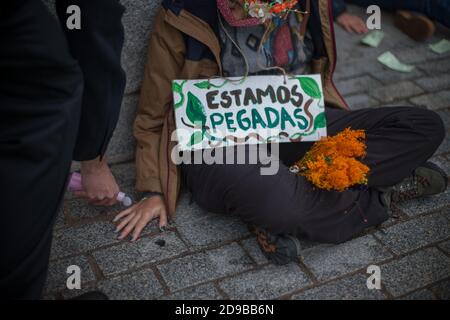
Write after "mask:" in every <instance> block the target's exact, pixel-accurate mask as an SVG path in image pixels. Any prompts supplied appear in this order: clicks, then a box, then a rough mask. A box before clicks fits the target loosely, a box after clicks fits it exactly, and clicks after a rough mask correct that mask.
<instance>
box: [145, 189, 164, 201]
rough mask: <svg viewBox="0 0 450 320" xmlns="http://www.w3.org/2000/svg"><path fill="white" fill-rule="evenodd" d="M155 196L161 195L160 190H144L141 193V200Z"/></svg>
mask: <svg viewBox="0 0 450 320" xmlns="http://www.w3.org/2000/svg"><path fill="white" fill-rule="evenodd" d="M155 196H161V197H162V196H163V194H162V193H161V192H155V191H145V192H142V194H141V200H145V199H149V198H152V197H155Z"/></svg>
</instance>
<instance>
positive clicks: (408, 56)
mask: <svg viewBox="0 0 450 320" xmlns="http://www.w3.org/2000/svg"><path fill="white" fill-rule="evenodd" d="M394 54H395V55H396V56H397V57H398V58H399V59H400V61H402V62H403V63H409V64H416V65H417V66H423V65H424V64H428V63H429V62H428V61H430V60H436V59H438V58H443V57H447V56H448V53H447V54H444V55H436V53H434V52H433V51H431V50H430V49H429V48H428V47H427V46H416V47H415V48H414V50H411V49H410V48H404V49H401V50H398V51H395V52H394ZM424 61H427V62H426V63H420V62H424Z"/></svg>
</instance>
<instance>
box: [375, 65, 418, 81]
mask: <svg viewBox="0 0 450 320" xmlns="http://www.w3.org/2000/svg"><path fill="white" fill-rule="evenodd" d="M371 76H372V77H374V78H375V79H377V80H379V81H381V82H383V83H385V84H392V83H395V82H401V81H405V80H411V79H417V78H419V77H421V76H423V72H421V71H420V70H419V69H417V68H416V69H414V71H412V72H409V73H408V72H397V71H394V70H391V69H388V68H386V67H383V69H382V70H380V71H378V72H375V73H372V74H371Z"/></svg>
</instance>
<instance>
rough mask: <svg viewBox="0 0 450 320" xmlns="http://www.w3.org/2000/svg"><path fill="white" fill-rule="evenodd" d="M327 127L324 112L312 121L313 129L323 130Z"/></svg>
mask: <svg viewBox="0 0 450 320" xmlns="http://www.w3.org/2000/svg"><path fill="white" fill-rule="evenodd" d="M326 126H327V119H326V117H325V112H322V113H319V114H318V115H317V117H316V118H315V119H314V129H320V128H325V127H326Z"/></svg>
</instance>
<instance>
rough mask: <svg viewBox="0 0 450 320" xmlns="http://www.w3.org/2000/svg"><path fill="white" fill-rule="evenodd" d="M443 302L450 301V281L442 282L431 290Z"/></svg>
mask: <svg viewBox="0 0 450 320" xmlns="http://www.w3.org/2000/svg"><path fill="white" fill-rule="evenodd" d="M431 289H432V290H433V292H435V293H436V295H437V296H438V297H439V299H442V300H450V280H446V281H444V282H441V283H439V284H437V285H435V286H433V287H432V288H431Z"/></svg>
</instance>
